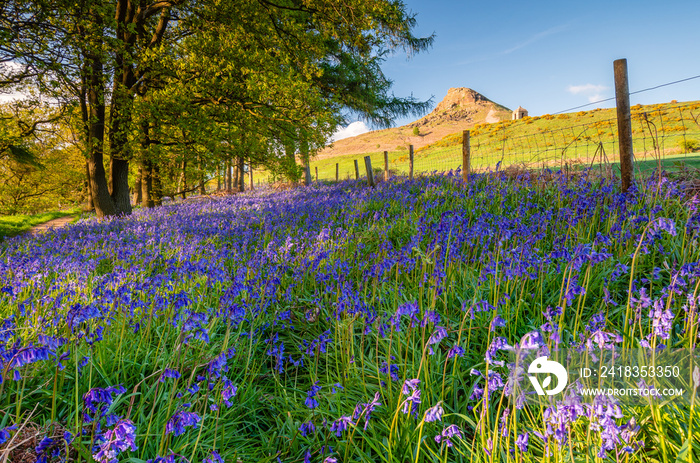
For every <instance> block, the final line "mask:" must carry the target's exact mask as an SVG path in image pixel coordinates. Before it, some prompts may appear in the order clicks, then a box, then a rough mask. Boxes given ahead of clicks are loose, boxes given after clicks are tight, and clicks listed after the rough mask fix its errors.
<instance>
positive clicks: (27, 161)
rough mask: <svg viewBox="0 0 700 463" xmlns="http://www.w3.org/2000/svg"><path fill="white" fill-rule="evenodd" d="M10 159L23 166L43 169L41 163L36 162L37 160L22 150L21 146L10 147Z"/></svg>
mask: <svg viewBox="0 0 700 463" xmlns="http://www.w3.org/2000/svg"><path fill="white" fill-rule="evenodd" d="M9 148H10V158H11V159H12V160H13V161H15V162H18V163H20V164H23V165H27V166H34V167H39V168H41V167H43V166H42V165H41V163H40V162H39V161H38V160H37V158H36V157H35V156H34V155H33V154H32V153H30V152H29V151H27V150H26V149H24V148H22V147H21V146H17V145H10V147H9Z"/></svg>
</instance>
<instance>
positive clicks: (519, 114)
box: [513, 106, 527, 121]
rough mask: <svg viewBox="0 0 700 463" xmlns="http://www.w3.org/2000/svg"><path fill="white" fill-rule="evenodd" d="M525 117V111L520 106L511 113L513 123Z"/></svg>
mask: <svg viewBox="0 0 700 463" xmlns="http://www.w3.org/2000/svg"><path fill="white" fill-rule="evenodd" d="M525 116H527V109H525V108H523V107H522V106H518V109H516V110H515V111H513V120H514V121H516V120H518V119H522V118H523V117H525Z"/></svg>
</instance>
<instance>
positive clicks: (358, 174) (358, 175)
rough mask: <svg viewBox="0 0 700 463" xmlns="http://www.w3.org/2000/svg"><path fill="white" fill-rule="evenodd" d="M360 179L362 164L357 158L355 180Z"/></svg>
mask: <svg viewBox="0 0 700 463" xmlns="http://www.w3.org/2000/svg"><path fill="white" fill-rule="evenodd" d="M359 179H360V166H359V165H358V164H357V159H355V180H359Z"/></svg>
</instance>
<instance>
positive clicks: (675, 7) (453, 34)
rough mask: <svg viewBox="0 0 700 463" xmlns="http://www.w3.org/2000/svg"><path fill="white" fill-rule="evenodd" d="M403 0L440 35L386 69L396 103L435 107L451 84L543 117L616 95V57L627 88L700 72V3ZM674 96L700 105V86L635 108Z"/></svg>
mask: <svg viewBox="0 0 700 463" xmlns="http://www.w3.org/2000/svg"><path fill="white" fill-rule="evenodd" d="M404 3H405V4H406V5H407V7H408V9H409V10H410V11H412V12H414V13H417V21H418V24H417V27H416V29H415V30H416V34H417V35H421V36H425V35H430V34H431V33H433V32H434V33H435V35H436V37H435V42H434V45H433V47H432V48H431V49H429V50H428V51H427V52H423V53H420V54H418V55H416V56H414V57H412V58H411V59H407V57H406V54H405V53H398V54H396V55H394V56H392V57H390V58H389V59H387V61H386V62H385V64H384V66H383V69H384V72H385V74H386V75H387V76H388V77H389V78H390V79H391V80H393V81H394V87H393V90H394V93H395V94H396V95H397V96H408V95H411V94H413V96H415V97H416V98H419V99H422V100H425V99H428V98H430V97H431V96H432V97H434V104H437V103H439V102H440V100H441V99H442V98H443V97H444V96H445V95H446V94H447V90H448V89H449V88H450V87H469V88H471V89H473V90H476V91H477V92H479V93H481V94H483V95H484V96H486V97H487V98H489V99H491V100H493V101H495V102H497V103H500V104H502V105H504V106H507V107H509V108H511V109H514V108H517V107H518V106H523V107H524V108H526V109H527V110H528V111H529V112H530V115H532V116H539V115H542V114H547V113H556V112H559V111H563V110H566V109H568V108H572V107H575V106H579V105H583V104H586V103H589V102H591V101H595V100H599V99H605V98H609V97H614V96H615V94H614V82H613V61H614V60H616V59H618V58H627V65H628V70H629V82H630V91H635V90H641V89H644V88H648V87H653V86H657V85H660V84H664V83H667V82H672V81H676V80H680V79H684V78H687V77H692V76H696V75H700V23H699V22H698V20H699V19H700V1H697V0H695V1H673V0H671V1H647V0H641V1H634V2H632V1H617V0H608V1H600V0H591V1H587V2H571V1H568V0H559V1H556V2H554V1H551V2H538V1H529V2H525V1H520V2H512V1H498V2H489V1H479V2H475V1H469V2H467V1H455V0H452V1H451V0H431V1H420V0H404ZM674 99H675V100H678V101H690V100H700V79H694V80H691V81H688V82H684V83H681V84H676V85H672V86H668V87H665V88H661V89H658V90H653V91H649V92H644V93H641V94H638V95H632V96H631V103H632V104H633V105H634V104H637V103H642V104H651V103H662V102H668V101H671V100H674ZM597 106H599V107H612V106H614V101H611V102H608V103H604V104H601V105H597ZM595 107H596V106H591V107H589V108H585V109H592V108H595ZM413 120H415V118H414V117H408V118H402V119H399V120H397V121H396V124H395V125H397V126H399V125H403V124H406V123H408V122H411V121H413ZM353 127H354V128H355V129H359V130H355V132H357V131H361V130H362V128H363V124H357V123H356V124H354V126H353Z"/></svg>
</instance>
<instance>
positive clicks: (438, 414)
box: [424, 402, 444, 423]
mask: <svg viewBox="0 0 700 463" xmlns="http://www.w3.org/2000/svg"><path fill="white" fill-rule="evenodd" d="M443 413H444V410H443V409H442V402H438V403H437V405H435V406H434V407H431V408H429V409H427V410H426V411H425V418H424V419H425V421H426V422H428V423H429V422H431V421H440V420H441V419H442V414H443Z"/></svg>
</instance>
